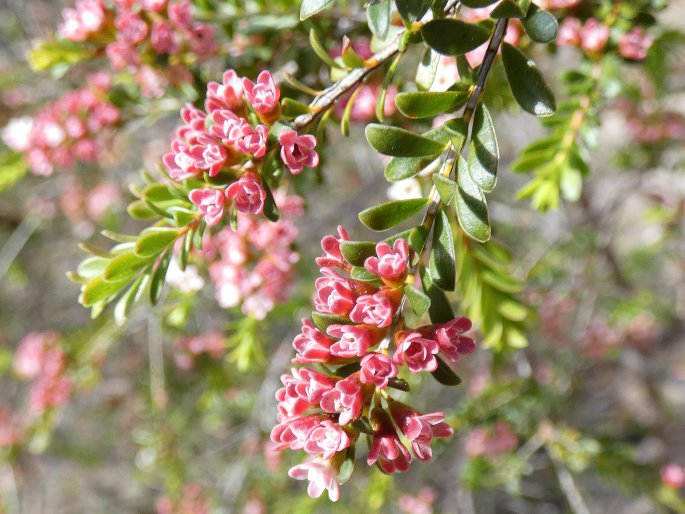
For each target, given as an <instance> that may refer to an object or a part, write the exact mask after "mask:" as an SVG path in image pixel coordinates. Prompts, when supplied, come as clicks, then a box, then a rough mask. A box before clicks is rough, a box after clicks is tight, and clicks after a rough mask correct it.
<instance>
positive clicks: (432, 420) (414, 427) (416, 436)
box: [390, 402, 454, 461]
mask: <svg viewBox="0 0 685 514" xmlns="http://www.w3.org/2000/svg"><path fill="white" fill-rule="evenodd" d="M390 413H391V414H392V417H393V418H394V419H395V422H396V423H397V426H398V427H400V430H402V433H403V434H404V435H405V436H406V437H407V439H409V441H410V442H411V447H412V449H413V450H414V455H416V458H418V459H420V460H424V461H427V460H430V459H431V457H432V456H433V451H432V450H431V446H430V443H431V441H432V440H433V438H434V437H450V436H451V435H452V434H453V433H454V431H453V430H452V427H450V426H449V425H448V424H447V423H445V414H444V413H443V412H433V413H431V414H421V413H420V412H418V411H416V410H414V409H412V408H411V407H409V406H408V405H404V404H403V403H400V402H391V403H390Z"/></svg>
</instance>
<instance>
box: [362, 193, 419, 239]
mask: <svg viewBox="0 0 685 514" xmlns="http://www.w3.org/2000/svg"><path fill="white" fill-rule="evenodd" d="M427 204H428V199H427V198H412V199H410V200H396V201H392V202H385V203H382V204H380V205H376V206H374V207H371V208H369V209H366V210H363V211H362V212H360V213H359V221H361V222H362V223H363V224H364V225H366V226H367V227H369V228H370V229H371V230H376V231H381V230H388V229H389V228H392V227H394V226H395V225H399V224H400V223H402V222H403V221H405V220H407V219H409V218H411V217H412V216H414V215H415V214H417V213H419V212H421V210H422V209H423V208H424V207H425V206H426V205H427Z"/></svg>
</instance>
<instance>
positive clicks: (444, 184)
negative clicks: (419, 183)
mask: <svg viewBox="0 0 685 514" xmlns="http://www.w3.org/2000/svg"><path fill="white" fill-rule="evenodd" d="M433 184H434V185H435V188H436V189H437V190H438V194H439V195H440V199H441V200H442V202H443V203H444V204H445V205H449V204H450V203H452V200H454V197H455V196H456V194H457V187H458V186H457V183H456V182H455V181H454V180H452V179H450V178H447V177H445V176H443V175H440V174H438V173H434V174H433Z"/></svg>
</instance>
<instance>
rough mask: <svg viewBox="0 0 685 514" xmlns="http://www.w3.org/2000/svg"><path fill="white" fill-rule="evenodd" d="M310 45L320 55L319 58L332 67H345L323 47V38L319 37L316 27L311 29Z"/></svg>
mask: <svg viewBox="0 0 685 514" xmlns="http://www.w3.org/2000/svg"><path fill="white" fill-rule="evenodd" d="M309 45H310V46H311V47H312V50H314V53H315V54H316V55H317V56H318V57H319V59H321V60H322V61H323V62H325V63H326V64H327V65H328V66H329V67H330V68H337V69H343V67H342V66H340V64H338V63H337V62H335V61H334V60H333V58H332V57H331V55H330V54H329V53H328V52H327V51H326V49H325V48H324V47H323V45H322V44H321V40H320V39H319V35H318V34H317V33H316V30H314V29H311V30H310V31H309Z"/></svg>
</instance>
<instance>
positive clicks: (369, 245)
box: [340, 241, 376, 266]
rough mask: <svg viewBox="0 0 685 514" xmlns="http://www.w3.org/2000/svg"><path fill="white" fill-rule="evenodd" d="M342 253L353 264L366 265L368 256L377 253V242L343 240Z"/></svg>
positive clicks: (341, 244) (341, 243)
mask: <svg viewBox="0 0 685 514" xmlns="http://www.w3.org/2000/svg"><path fill="white" fill-rule="evenodd" d="M340 253H342V256H343V257H344V258H345V260H347V262H349V263H350V264H352V265H353V266H364V262H365V261H366V259H367V258H369V257H372V256H375V255H376V243H373V242H371V241H341V242H340Z"/></svg>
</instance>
